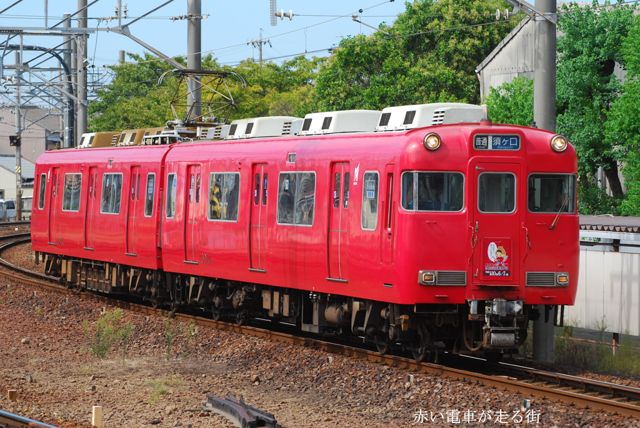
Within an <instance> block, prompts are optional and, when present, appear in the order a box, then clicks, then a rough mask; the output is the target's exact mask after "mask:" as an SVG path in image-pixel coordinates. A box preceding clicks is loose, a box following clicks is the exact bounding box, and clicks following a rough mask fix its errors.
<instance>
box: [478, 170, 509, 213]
mask: <svg viewBox="0 0 640 428" xmlns="http://www.w3.org/2000/svg"><path fill="white" fill-rule="evenodd" d="M515 208H516V177H515V176H514V175H513V174H511V173H496V172H484V173H482V174H480V176H479V177H478V210H480V212H483V213H511V212H513V211H515Z"/></svg>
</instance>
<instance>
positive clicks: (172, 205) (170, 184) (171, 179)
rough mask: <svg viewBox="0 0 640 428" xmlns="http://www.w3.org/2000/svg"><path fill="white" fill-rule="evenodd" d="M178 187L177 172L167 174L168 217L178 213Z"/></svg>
mask: <svg viewBox="0 0 640 428" xmlns="http://www.w3.org/2000/svg"><path fill="white" fill-rule="evenodd" d="M177 188H178V179H177V178H176V174H174V173H171V174H169V175H168V176H167V208H166V212H167V218H173V217H174V216H175V214H176V189H177Z"/></svg>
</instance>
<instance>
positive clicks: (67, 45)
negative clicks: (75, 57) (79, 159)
mask: <svg viewBox="0 0 640 428" xmlns="http://www.w3.org/2000/svg"><path fill="white" fill-rule="evenodd" d="M63 17H64V24H63V27H64V28H65V29H70V28H71V15H70V14H68V13H65V14H64V15H63ZM71 44H72V40H71V36H64V55H63V58H64V62H66V63H67V66H68V67H70V69H71V70H70V71H71V72H70V73H69V74H68V75H65V78H64V79H65V81H67V83H68V85H67V87H68V86H71V87H72V88H73V87H74V86H73V74H74V71H75V69H74V67H73V65H72V62H71V50H72V49H71ZM69 80H71V81H69ZM71 102H75V101H73V100H71ZM73 116H75V115H72V112H71V110H70V109H69V103H67V104H66V106H65V109H64V147H66V148H68V147H71V140H73V139H74V138H73V136H72V135H71V132H72V130H73V129H74V126H73V125H74V121H75V117H73ZM76 141H79V140H76Z"/></svg>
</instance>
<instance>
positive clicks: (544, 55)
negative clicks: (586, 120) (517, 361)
mask: <svg viewBox="0 0 640 428" xmlns="http://www.w3.org/2000/svg"><path fill="white" fill-rule="evenodd" d="M535 6H536V9H538V10H539V11H540V13H542V14H543V15H544V16H540V15H539V14H536V15H535V25H536V34H537V39H536V49H535V62H534V68H535V70H534V79H533V120H534V121H535V123H536V125H537V126H538V128H541V129H546V130H547V131H552V132H555V130H556V24H555V22H557V21H556V18H557V15H556V8H557V5H556V0H536V3H535ZM548 18H551V19H548ZM573 280H574V281H575V280H576V279H575V278H574V279H573ZM538 311H539V313H540V316H539V318H538V320H536V321H534V323H533V352H534V358H535V359H536V360H537V361H541V362H546V363H550V362H553V360H554V358H555V355H554V334H555V331H554V323H555V313H556V308H555V307H553V308H552V309H547V308H546V305H538Z"/></svg>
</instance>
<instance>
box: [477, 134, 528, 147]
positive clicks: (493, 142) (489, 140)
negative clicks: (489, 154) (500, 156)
mask: <svg viewBox="0 0 640 428" xmlns="http://www.w3.org/2000/svg"><path fill="white" fill-rule="evenodd" d="M473 148H474V149H476V150H519V149H520V136H518V135H476V136H475V137H473Z"/></svg>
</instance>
